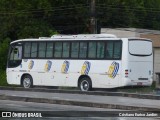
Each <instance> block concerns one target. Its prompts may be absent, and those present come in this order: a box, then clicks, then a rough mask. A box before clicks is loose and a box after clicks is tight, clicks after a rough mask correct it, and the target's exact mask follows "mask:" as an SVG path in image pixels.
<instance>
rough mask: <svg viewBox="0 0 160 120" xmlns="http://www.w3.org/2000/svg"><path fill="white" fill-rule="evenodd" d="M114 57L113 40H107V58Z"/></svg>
mask: <svg viewBox="0 0 160 120" xmlns="http://www.w3.org/2000/svg"><path fill="white" fill-rule="evenodd" d="M112 57H113V42H107V45H106V58H109V59H110V58H112Z"/></svg>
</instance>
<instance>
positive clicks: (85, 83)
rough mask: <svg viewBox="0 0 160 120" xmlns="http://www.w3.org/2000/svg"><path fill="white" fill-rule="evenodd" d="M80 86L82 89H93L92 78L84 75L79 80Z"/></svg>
mask: <svg viewBox="0 0 160 120" xmlns="http://www.w3.org/2000/svg"><path fill="white" fill-rule="evenodd" d="M79 88H80V90H81V91H90V90H91V89H92V83H91V80H90V79H89V78H87V77H84V78H82V79H81V80H80V82H79Z"/></svg>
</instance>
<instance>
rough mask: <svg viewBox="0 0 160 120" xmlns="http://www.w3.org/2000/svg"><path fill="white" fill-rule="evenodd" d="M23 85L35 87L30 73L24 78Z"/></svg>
mask: <svg viewBox="0 0 160 120" xmlns="http://www.w3.org/2000/svg"><path fill="white" fill-rule="evenodd" d="M22 85H23V87H24V88H32V87H33V79H32V77H31V76H30V75H25V76H24V77H23V79H22Z"/></svg>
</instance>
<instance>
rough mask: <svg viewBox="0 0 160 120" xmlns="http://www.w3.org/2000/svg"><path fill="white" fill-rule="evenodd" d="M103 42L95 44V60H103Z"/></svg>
mask: <svg viewBox="0 0 160 120" xmlns="http://www.w3.org/2000/svg"><path fill="white" fill-rule="evenodd" d="M104 47H105V43H104V42H97V58H104Z"/></svg>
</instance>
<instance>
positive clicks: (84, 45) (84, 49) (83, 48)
mask: <svg viewBox="0 0 160 120" xmlns="http://www.w3.org/2000/svg"><path fill="white" fill-rule="evenodd" d="M79 50H80V51H79V58H86V57H87V42H80V48H79Z"/></svg>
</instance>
